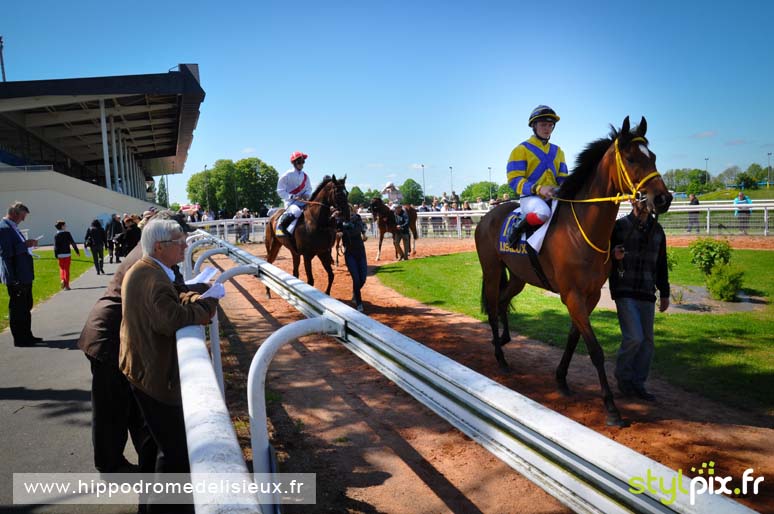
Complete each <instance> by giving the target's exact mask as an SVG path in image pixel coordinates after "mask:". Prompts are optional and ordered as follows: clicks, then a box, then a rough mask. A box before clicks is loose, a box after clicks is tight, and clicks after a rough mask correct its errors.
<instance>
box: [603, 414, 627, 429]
mask: <svg viewBox="0 0 774 514" xmlns="http://www.w3.org/2000/svg"><path fill="white" fill-rule="evenodd" d="M605 424H606V425H607V426H609V427H619V428H626V427H628V426H630V425H631V423H629V422H628V421H626V420H625V419H623V418H622V417H621V416H620V415H619V414H615V415H610V414H608V416H607V419H606V420H605Z"/></svg>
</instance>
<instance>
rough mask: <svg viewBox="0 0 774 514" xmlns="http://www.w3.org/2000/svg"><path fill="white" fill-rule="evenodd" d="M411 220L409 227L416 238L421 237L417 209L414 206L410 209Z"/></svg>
mask: <svg viewBox="0 0 774 514" xmlns="http://www.w3.org/2000/svg"><path fill="white" fill-rule="evenodd" d="M409 221H410V223H409V228H410V229H411V233H412V234H413V236H414V239H419V234H418V233H417V211H416V209H414V207H413V206H412V207H411V210H410V211H409Z"/></svg>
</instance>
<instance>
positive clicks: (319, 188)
mask: <svg viewBox="0 0 774 514" xmlns="http://www.w3.org/2000/svg"><path fill="white" fill-rule="evenodd" d="M331 181H333V178H332V177H329V176H327V175H326V176H324V177H323V179H322V182H320V183H319V184H318V185H317V187H316V188H315V190H314V191H312V196H310V197H309V198H314V197H316V196H317V194H318V193H319V192H320V191H322V190H323V188H324V187H325V186H326V185H327V184H328V182H331Z"/></svg>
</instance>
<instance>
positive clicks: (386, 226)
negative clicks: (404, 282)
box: [368, 196, 419, 261]
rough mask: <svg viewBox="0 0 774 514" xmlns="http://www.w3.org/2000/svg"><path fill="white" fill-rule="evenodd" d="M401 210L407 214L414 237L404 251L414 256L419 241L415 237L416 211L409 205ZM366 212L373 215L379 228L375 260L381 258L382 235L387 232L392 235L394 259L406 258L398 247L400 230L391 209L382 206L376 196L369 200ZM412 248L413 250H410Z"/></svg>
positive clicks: (381, 202)
mask: <svg viewBox="0 0 774 514" xmlns="http://www.w3.org/2000/svg"><path fill="white" fill-rule="evenodd" d="M403 209H404V210H405V211H406V213H408V217H409V230H410V231H411V234H412V235H413V236H414V244H413V245H412V244H411V238H409V248H407V249H406V251H407V252H410V253H412V254H414V255H416V253H417V242H416V240H417V239H419V236H418V235H417V210H416V209H414V207H412V206H411V205H408V204H406V205H404V206H403ZM368 210H369V211H371V214H373V215H374V221H375V222H376V223H377V226H378V227H379V249H378V250H377V251H376V260H377V261H378V260H379V259H380V258H381V256H382V242H383V241H384V234H386V233H387V232H389V233H391V234H392V244H393V245H394V246H395V258H396V259H403V258H404V257H408V255H405V253H404V251H403V249H402V248H401V247H400V229H399V228H398V224H397V223H396V222H395V213H394V212H393V210H392V209H390V208H389V207H387V206H386V205H385V204H384V201H383V200H382V199H381V198H379V197H378V196H376V197H374V198H372V199H371V204H370V205H369V206H368ZM412 246H413V250H412Z"/></svg>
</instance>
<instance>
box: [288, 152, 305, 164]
mask: <svg viewBox="0 0 774 514" xmlns="http://www.w3.org/2000/svg"><path fill="white" fill-rule="evenodd" d="M308 157H309V156H308V155H306V154H305V153H303V152H299V151H298V150H296V151H295V152H293V153H292V154H290V163H291V164H292V163H294V162H296V161H297V160H298V159H304V160H306V159H307V158H308Z"/></svg>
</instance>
